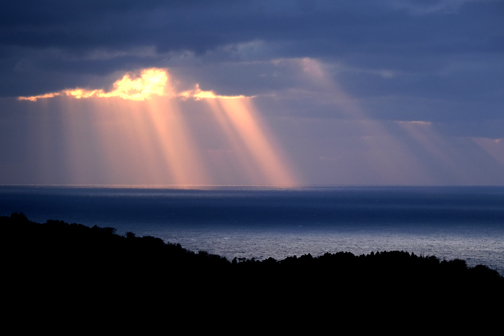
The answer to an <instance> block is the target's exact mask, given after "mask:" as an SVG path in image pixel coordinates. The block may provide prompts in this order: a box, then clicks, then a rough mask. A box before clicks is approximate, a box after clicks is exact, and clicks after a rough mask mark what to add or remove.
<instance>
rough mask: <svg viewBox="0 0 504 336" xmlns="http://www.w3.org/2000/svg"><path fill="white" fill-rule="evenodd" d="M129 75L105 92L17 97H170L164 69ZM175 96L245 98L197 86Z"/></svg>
mask: <svg viewBox="0 0 504 336" xmlns="http://www.w3.org/2000/svg"><path fill="white" fill-rule="evenodd" d="M131 77H132V76H131V75H130V74H126V75H124V76H123V78H121V79H119V80H117V81H116V82H115V83H114V84H113V88H114V89H113V90H112V91H110V92H105V91H104V90H102V89H96V90H86V89H81V88H76V89H73V90H70V89H66V90H62V91H59V92H51V93H45V94H42V95H38V96H30V97H18V99H19V100H30V101H37V99H43V98H53V97H56V96H67V97H74V98H77V99H81V98H92V97H93V98H95V97H96V98H111V97H119V98H122V99H125V100H140V101H141V100H147V99H150V98H152V97H153V96H172V95H173V93H172V92H170V91H171V88H170V87H169V84H168V79H169V74H168V71H167V70H166V69H159V68H151V69H144V70H142V71H141V72H140V76H138V77H137V78H131ZM176 96H178V97H181V98H182V99H188V98H193V99H195V100H201V99H217V98H221V99H240V98H245V96H241V95H240V96H221V95H216V94H215V93H214V92H213V91H203V90H201V89H200V87H199V84H196V86H195V88H194V90H188V91H184V92H181V93H179V94H177V95H176Z"/></svg>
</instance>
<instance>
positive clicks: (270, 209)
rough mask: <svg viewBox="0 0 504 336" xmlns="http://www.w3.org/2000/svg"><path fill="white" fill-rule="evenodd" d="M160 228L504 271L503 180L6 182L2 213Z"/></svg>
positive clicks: (268, 253)
mask: <svg viewBox="0 0 504 336" xmlns="http://www.w3.org/2000/svg"><path fill="white" fill-rule="evenodd" d="M12 212H23V213H25V214H26V215H27V216H28V218H29V219H30V220H32V221H35V222H41V223H42V222H45V221H46V220H48V219H58V220H63V221H66V222H68V223H80V224H84V225H88V226H93V225H98V226H101V227H114V228H116V229H117V233H119V234H124V233H126V232H128V231H131V232H134V233H136V234H137V235H140V236H141V235H152V236H156V237H160V238H162V239H164V240H166V241H169V242H172V243H180V244H181V245H182V246H183V247H185V248H188V249H190V250H195V251H197V250H205V251H208V252H210V253H215V254H219V255H222V256H225V257H227V258H228V259H232V258H234V257H238V258H241V257H245V258H252V257H254V258H257V259H264V258H268V257H273V258H276V259H283V258H285V257H287V256H291V255H302V254H306V253H311V254H312V255H320V254H323V253H325V252H331V253H333V252H338V251H349V252H352V253H355V254H362V253H369V252H371V251H385V250H387V251H390V250H403V251H409V252H414V253H416V254H423V255H436V256H438V257H440V258H446V259H454V258H460V259H465V260H466V261H467V262H468V264H469V265H471V266H473V265H476V264H485V265H487V266H489V267H491V268H493V269H496V270H498V271H499V272H500V273H501V274H503V275H504V187H353V188H352V187H344V188H334V187H331V188H329V187H327V188H321V187H319V188H299V189H264V188H211V189H205V188H201V189H191V190H184V189H162V188H157V189H153V188H151V189H149V188H112V187H111V188H103V187H102V188H91V187H86V188H84V187H25V186H0V215H10V214H11V213H12Z"/></svg>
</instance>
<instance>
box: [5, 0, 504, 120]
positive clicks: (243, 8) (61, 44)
mask: <svg viewBox="0 0 504 336" xmlns="http://www.w3.org/2000/svg"><path fill="white" fill-rule="evenodd" d="M0 9H1V10H0V61H1V63H0V75H1V76H2V79H3V80H2V83H1V84H0V96H19V95H33V94H41V93H44V92H50V91H56V90H61V89H63V88H67V87H76V86H81V87H86V86H88V87H89V86H93V85H94V86H96V85H98V86H100V87H105V88H106V87H107V86H109V85H110V84H111V83H112V82H113V79H112V77H111V75H112V74H114V73H121V72H125V71H128V70H132V69H136V68H140V67H150V66H160V67H163V66H168V67H173V68H177V67H178V68H179V72H182V71H185V73H186V74H188V75H191V74H192V76H194V78H199V79H198V80H199V81H200V82H201V84H202V87H204V88H205V85H206V86H207V88H208V89H210V88H213V89H216V90H221V91H222V93H223V94H238V93H244V94H257V93H264V92H265V91H267V90H279V89H287V88H289V87H290V86H292V85H294V84H295V82H294V81H292V76H289V75H287V74H286V72H284V73H283V75H282V71H283V70H282V68H281V67H277V68H276V69H274V68H275V67H273V66H271V64H267V62H268V61H271V60H274V59H280V58H302V57H312V58H316V59H319V60H321V61H322V62H324V63H325V64H328V65H329V67H328V69H329V70H328V71H329V72H330V75H331V76H332V78H333V79H334V80H335V81H338V83H339V84H340V85H341V86H342V87H343V89H344V90H345V91H346V92H347V93H348V94H350V95H351V96H352V97H356V98H359V99H368V100H369V99H373V98H375V97H389V98H390V97H406V98H408V99H415V98H423V99H430V100H443V101H446V100H448V101H455V100H458V101H460V100H461V101H464V102H467V103H470V102H475V101H484V102H485V104H489V106H490V105H491V106H494V107H495V106H502V97H501V96H502V92H503V91H504V66H503V64H504V62H502V60H503V59H504V2H503V1H491V0H490V1H470V0H467V1H464V0H437V1H436V0H432V1H399V0H384V1H374V0H360V1H323V0H313V1H309V0H298V1H287V0H283V1H279V0H276V1H275V0H270V1H260V0H257V1H229V0H222V1H203V0H200V1H197V0H193V1H187V0H185V1H182V0H180V1H161V0H159V1H157V0H145V1H141V2H140V1H133V0H131V1H119V0H117V1H89V0H87V1H63V0H59V1H58V0H49V1H15V2H4V3H3V4H2V5H1V8H0ZM247 43H249V44H252V45H254V43H256V45H255V49H254V48H249V49H247V47H246V45H247ZM244 46H245V47H244ZM184 53H185V54H187V55H189V56H188V57H187V60H186V61H183V60H182V64H178V63H177V62H178V61H177V57H179V56H180V55H183V54H184ZM182 59H183V58H182ZM184 62H186V63H184ZM254 62H255V63H254ZM258 62H259V63H258ZM261 62H262V63H261ZM201 64H203V65H204V67H203V66H202V65H201ZM331 65H337V66H331ZM203 68H204V69H203ZM283 69H284V70H285V68H283ZM174 71H176V70H174ZM276 72H278V73H279V75H274V73H276ZM116 78H117V77H116ZM116 78H115V79H116ZM483 109H484V110H485V111H484V112H482V113H483V114H485V113H487V114H488V116H495V114H496V113H498V111H497V110H496V109H495V108H491V107H488V108H483ZM378 112H379V111H378ZM378 112H377V113H376V114H377V115H379V114H380V113H381V115H382V116H383V117H386V118H387V116H386V115H387V114H389V115H393V114H397V111H395V110H392V109H390V111H388V112H387V113H383V112H380V113H378Z"/></svg>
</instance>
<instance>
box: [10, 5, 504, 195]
mask: <svg viewBox="0 0 504 336" xmlns="http://www.w3.org/2000/svg"><path fill="white" fill-rule="evenodd" d="M0 78H1V81H0V184H3V185H6V184H9V185H10V184H15V185H131V186H137V185H138V186H177V187H195V186H276V187H297V186H398V185H407V186H409V185H413V186H416V185H422V186H423V185H426V186H427V185H434V186H436V185H500V186H502V185H504V1H503V0H423V1H420V0H381V1H376V0H354V1H340V0H330V1H329V0H327V1H326V0H249V1H245V0H234V1H231V0H214V1H203V0H180V1H179V0H171V1H170V0H163V1H161V0H143V1H133V0H108V1H103V0H99V1H98V0H87V1H81V0H74V1H67V0H46V1H38V0H37V1H35V0H18V1H4V2H2V3H1V4H0Z"/></svg>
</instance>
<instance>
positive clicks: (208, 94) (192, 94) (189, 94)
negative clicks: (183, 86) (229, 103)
mask: <svg viewBox="0 0 504 336" xmlns="http://www.w3.org/2000/svg"><path fill="white" fill-rule="evenodd" d="M178 96H179V97H181V98H182V99H189V98H193V99H194V100H202V99H243V98H253V96H251V97H247V96H243V95H240V96H220V95H216V94H215V93H214V92H213V91H202V90H201V89H200V87H199V84H196V87H195V89H194V90H188V91H184V92H181V93H179V94H178Z"/></svg>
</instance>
